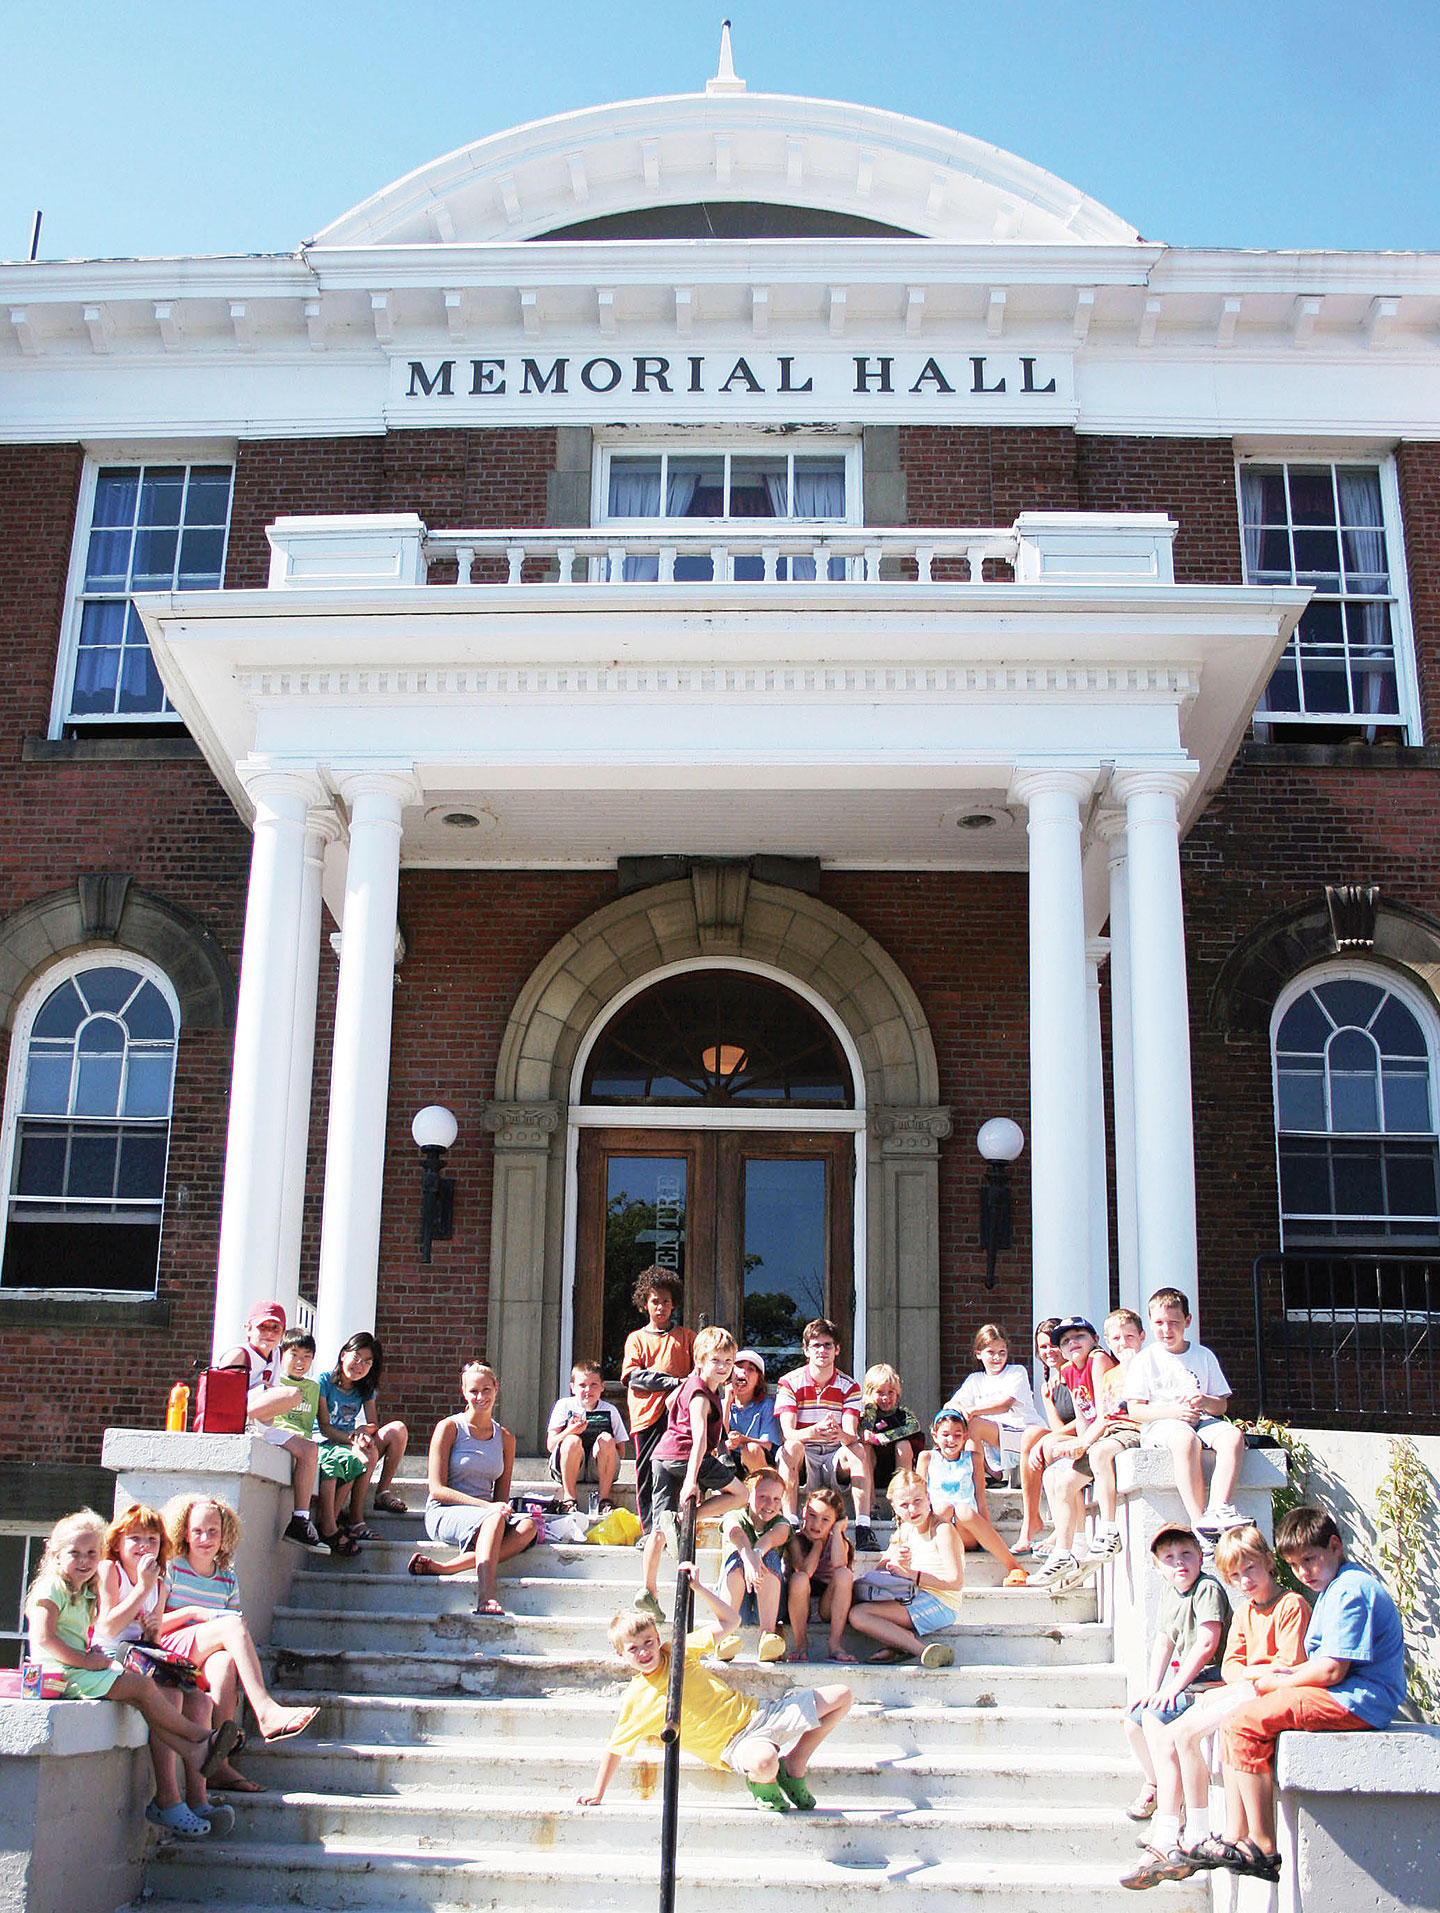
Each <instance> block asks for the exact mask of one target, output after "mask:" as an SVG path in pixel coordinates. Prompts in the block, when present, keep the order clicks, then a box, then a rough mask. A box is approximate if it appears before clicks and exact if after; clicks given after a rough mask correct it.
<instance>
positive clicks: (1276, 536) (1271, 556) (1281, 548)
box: [1252, 525, 1291, 585]
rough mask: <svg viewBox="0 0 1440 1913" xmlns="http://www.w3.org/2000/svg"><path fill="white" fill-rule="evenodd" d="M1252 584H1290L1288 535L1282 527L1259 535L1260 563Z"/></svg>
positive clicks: (1273, 528) (1272, 528)
mask: <svg viewBox="0 0 1440 1913" xmlns="http://www.w3.org/2000/svg"><path fill="white" fill-rule="evenodd" d="M1252 582H1253V583H1255V584H1261V585H1273V584H1286V585H1288V584H1289V583H1290V582H1291V567H1290V533H1289V532H1288V531H1287V530H1286V529H1285V527H1284V526H1283V525H1281V526H1278V527H1271V528H1270V529H1269V530H1266V531H1262V532H1261V534H1260V563H1259V565H1258V566H1257V568H1256V570H1255V573H1254V576H1253V579H1252Z"/></svg>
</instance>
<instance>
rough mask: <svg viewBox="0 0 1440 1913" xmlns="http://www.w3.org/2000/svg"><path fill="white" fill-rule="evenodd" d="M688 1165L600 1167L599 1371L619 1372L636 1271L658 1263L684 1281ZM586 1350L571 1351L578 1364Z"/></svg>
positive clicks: (675, 1159) (623, 1162)
mask: <svg viewBox="0 0 1440 1913" xmlns="http://www.w3.org/2000/svg"><path fill="white" fill-rule="evenodd" d="M687 1168H688V1164H687V1163H686V1159H685V1157H684V1156H610V1157H608V1158H607V1159H606V1164H605V1304H604V1326H603V1329H602V1347H601V1349H600V1351H599V1360H600V1366H601V1370H602V1372H603V1374H604V1375H605V1378H606V1380H607V1381H610V1380H614V1379H615V1378H616V1377H617V1376H618V1375H619V1373H620V1357H621V1355H622V1354H623V1353H624V1350H625V1337H626V1336H627V1335H628V1334H629V1332H630V1330H631V1329H632V1328H634V1327H635V1326H636V1318H635V1312H634V1310H633V1309H632V1308H631V1305H630V1297H631V1294H632V1292H633V1290H634V1287H635V1278H636V1277H637V1276H638V1275H639V1273H640V1271H641V1270H642V1269H648V1268H649V1267H650V1266H651V1264H652V1263H659V1265H660V1267H661V1268H662V1269H673V1270H674V1271H675V1273H676V1274H677V1275H678V1276H679V1277H680V1279H681V1280H682V1281H683V1280H684V1279H685V1218H686V1209H687V1196H688V1193H689V1192H688V1189H687V1176H686V1171H687ZM590 1353H591V1351H590V1350H588V1349H578V1348H577V1349H576V1351H575V1354H576V1358H577V1360H578V1359H588V1358H589V1356H590Z"/></svg>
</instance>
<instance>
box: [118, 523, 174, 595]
mask: <svg viewBox="0 0 1440 1913" xmlns="http://www.w3.org/2000/svg"><path fill="white" fill-rule="evenodd" d="M179 547H180V534H179V533H178V532H175V531H163V530H162V531H140V532H137V533H136V534H135V560H134V564H133V566H132V568H131V573H130V582H131V586H132V588H133V589H134V590H136V591H164V590H168V588H169V587H170V585H171V583H172V582H173V581H174V577H175V555H176V553H177V551H178V550H179Z"/></svg>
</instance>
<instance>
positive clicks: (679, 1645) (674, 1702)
mask: <svg viewBox="0 0 1440 1913" xmlns="http://www.w3.org/2000/svg"><path fill="white" fill-rule="evenodd" d="M701 1319H702V1320H703V1319H704V1318H703V1317H702V1318H701ZM697 1506H698V1503H697V1502H695V1501H693V1500H692V1501H687V1502H685V1503H684V1504H683V1506H682V1508H681V1511H680V1561H681V1562H685V1561H689V1562H692V1563H693V1561H694V1559H695V1515H696V1510H697ZM652 1518H653V1517H652ZM677 1566H678V1563H677ZM694 1599H695V1596H694V1593H693V1592H692V1590H691V1587H690V1577H689V1575H688V1574H679V1573H677V1574H676V1577H675V1621H674V1626H673V1628H672V1630H671V1634H670V1685H669V1687H668V1688H667V1689H666V1693H665V1725H664V1727H663V1728H662V1729H661V1732H660V1739H661V1742H662V1744H663V1745H664V1748H665V1777H664V1787H663V1791H662V1795H661V1802H660V1913H675V1846H676V1842H677V1840H678V1838H679V1834H680V1711H681V1707H682V1705H683V1702H684V1699H685V1642H686V1640H687V1639H688V1638H689V1634H690V1608H691V1604H692V1602H693V1601H694Z"/></svg>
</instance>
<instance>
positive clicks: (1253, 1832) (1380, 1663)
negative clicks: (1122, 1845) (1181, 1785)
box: [1220, 1508, 1405, 1880]
mask: <svg viewBox="0 0 1440 1913" xmlns="http://www.w3.org/2000/svg"><path fill="white" fill-rule="evenodd" d="M1275 1552H1276V1553H1277V1554H1279V1555H1283V1556H1284V1558H1285V1559H1286V1560H1287V1561H1288V1562H1289V1563H1290V1566H1291V1567H1292V1568H1293V1569H1294V1570H1295V1573H1296V1575H1297V1576H1298V1578H1299V1579H1300V1580H1301V1581H1303V1582H1304V1583H1305V1585H1306V1587H1307V1588H1309V1589H1310V1591H1311V1593H1312V1594H1314V1595H1315V1597H1316V1600H1315V1607H1314V1611H1313V1612H1312V1614H1311V1616H1310V1625H1309V1627H1308V1628H1307V1629H1306V1632H1305V1659H1304V1660H1303V1661H1302V1662H1301V1663H1300V1665H1299V1666H1298V1667H1267V1668H1264V1669H1262V1670H1261V1671H1260V1672H1259V1673H1257V1674H1256V1676H1255V1681H1254V1684H1255V1687H1256V1689H1257V1691H1258V1695H1259V1698H1258V1699H1256V1700H1252V1701H1248V1702H1247V1703H1246V1704H1245V1706H1244V1707H1241V1708H1239V1709H1238V1710H1237V1711H1236V1712H1235V1713H1233V1714H1232V1715H1231V1716H1230V1718H1229V1719H1228V1720H1227V1721H1226V1723H1225V1727H1224V1736H1225V1768H1226V1774H1227V1778H1230V1779H1233V1781H1234V1784H1235V1789H1236V1792H1237V1794H1238V1797H1239V1801H1240V1806H1241V1810H1242V1815H1243V1818H1244V1822H1245V1835H1244V1837H1243V1838H1242V1839H1240V1840H1238V1841H1237V1842H1236V1843H1235V1844H1234V1847H1233V1848H1232V1852H1233V1855H1234V1857H1233V1858H1230V1859H1225V1860H1222V1861H1221V1862H1220V1864H1221V1865H1223V1866H1226V1867H1228V1868H1229V1870H1230V1871H1231V1872H1232V1873H1248V1874H1252V1875H1254V1876H1255V1877H1256V1878H1258V1879H1261V1880H1275V1879H1278V1878H1279V1875H1280V1855H1279V1853H1278V1852H1277V1851H1276V1848H1275V1765H1274V1760H1275V1742H1276V1740H1277V1738H1278V1737H1279V1735H1281V1734H1282V1733H1284V1732H1286V1731H1287V1730H1289V1729H1293V1728H1301V1729H1303V1730H1305V1731H1307V1732H1309V1733H1323V1732H1335V1731H1337V1730H1348V1731H1351V1732H1354V1731H1357V1730H1363V1729H1366V1728H1371V1729H1374V1728H1380V1727H1388V1726H1389V1725H1390V1722H1391V1721H1392V1720H1393V1719H1394V1718H1395V1713H1396V1710H1397V1708H1398V1707H1399V1705H1400V1703H1401V1701H1402V1700H1404V1698H1405V1634H1404V1629H1403V1628H1402V1626H1401V1622H1400V1614H1399V1610H1398V1609H1397V1608H1396V1606H1395V1603H1394V1602H1393V1601H1392V1600H1391V1599H1390V1596H1389V1595H1388V1594H1387V1593H1386V1592H1385V1590H1384V1588H1383V1587H1381V1585H1380V1583H1379V1582H1378V1581H1377V1580H1376V1579H1375V1577H1374V1575H1373V1574H1370V1573H1368V1572H1367V1571H1366V1569H1364V1568H1362V1567H1360V1566H1359V1565H1358V1564H1357V1563H1356V1562H1354V1561H1347V1560H1346V1559H1345V1544H1344V1542H1343V1541H1342V1540H1341V1539H1340V1530H1339V1529H1338V1528H1337V1527H1336V1525H1335V1523H1334V1520H1333V1519H1332V1518H1331V1516H1330V1515H1328V1514H1326V1513H1325V1511H1324V1510H1323V1509H1321V1508H1292V1509H1291V1510H1290V1512H1289V1513H1288V1514H1286V1515H1282V1516H1281V1517H1280V1520H1279V1522H1278V1523H1277V1525H1276V1529H1275Z"/></svg>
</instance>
